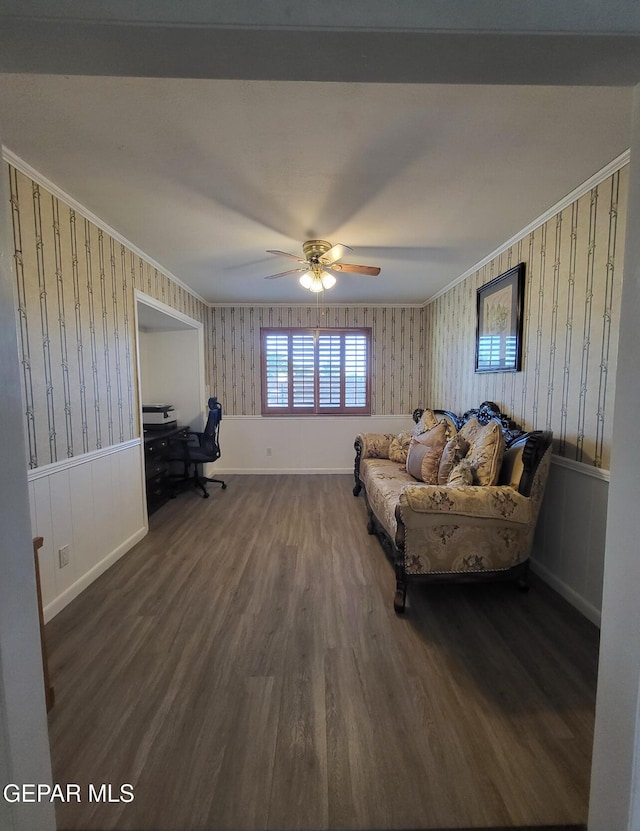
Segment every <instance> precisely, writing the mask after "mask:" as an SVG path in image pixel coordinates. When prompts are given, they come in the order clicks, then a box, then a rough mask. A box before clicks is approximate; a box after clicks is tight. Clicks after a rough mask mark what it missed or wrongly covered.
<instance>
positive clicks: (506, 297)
mask: <svg viewBox="0 0 640 831" xmlns="http://www.w3.org/2000/svg"><path fill="white" fill-rule="evenodd" d="M524 270H525V268H524V263H519V264H518V265H516V266H514V267H513V268H510V269H509V271H505V272H504V274H501V275H500V276H499V277H496V278H495V280H491V282H490V283H486V284H485V285H484V286H480V288H479V289H478V298H477V300H478V311H477V323H476V372H520V370H521V369H522V324H523V306H524Z"/></svg>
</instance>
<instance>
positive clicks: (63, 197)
mask: <svg viewBox="0 0 640 831" xmlns="http://www.w3.org/2000/svg"><path fill="white" fill-rule="evenodd" d="M2 158H3V159H4V160H5V161H6V162H7V163H8V164H10V165H11V166H12V167H15V169H16V170H19V171H20V173H24V175H25V176H28V177H29V178H30V179H31V180H33V181H34V182H36V183H37V184H39V185H41V186H42V187H43V188H46V189H47V190H48V191H49V193H51V194H53V196H55V197H56V199H59V200H60V201H61V202H64V203H65V204H66V205H68V206H69V207H70V208H73V210H74V211H77V212H78V213H79V214H82V216H83V217H84V218H85V219H88V220H89V222H92V223H93V224H94V225H96V226H97V227H98V228H101V229H102V230H103V231H105V232H106V233H107V234H109V236H110V237H113V238H114V239H115V240H117V241H118V242H120V243H122V244H123V245H126V246H127V248H129V249H130V250H131V251H133V252H134V254H137V255H138V256H139V257H142V259H143V260H145V261H146V262H148V263H149V265H150V266H152V267H153V268H157V269H158V271H161V272H162V273H163V274H164V275H166V276H167V277H169V279H170V280H173V282H174V283H177V284H178V285H179V286H180V287H181V288H183V289H184V290H185V291H188V292H189V294H191V295H193V296H194V297H195V298H196V299H198V300H199V301H200V302H201V303H204V304H205V306H210V305H211V304H210V303H208V302H207V301H206V300H205V299H204V297H201V296H200V295H199V294H198V293H197V292H195V291H194V290H193V289H192V288H189V286H188V285H187V284H186V283H183V282H182V280H181V279H180V278H179V277H176V275H175V274H172V273H171V272H170V271H169V270H168V269H167V268H165V267H164V266H163V265H162V264H161V263H159V262H157V261H156V260H154V259H153V257H150V256H149V255H148V254H145V252H144V251H143V250H142V249H141V248H138V246H137V245H135V244H134V243H132V242H131V240H128V239H127V238H126V237H124V236H123V235H122V234H121V233H120V232H119V231H116V229H115V228H112V227H111V225H108V224H107V223H106V222H105V221H104V220H103V219H100V217H99V216H97V215H96V214H94V213H93V211H90V210H89V208H87V207H85V205H83V204H82V203H81V202H78V200H77V199H74V198H73V196H70V195H69V194H68V193H67V192H66V191H64V190H62V188H60V187H58V185H56V184H55V182H52V181H51V180H50V179H47V177H46V176H44V175H43V174H42V173H40V172H39V171H38V170H36V169H35V168H34V167H31V165H30V164H28V163H27V162H25V161H24V159H21V158H20V156H18V155H16V154H15V153H14V152H13V151H12V150H10V149H9V148H8V147H6V146H5V145H4V144H3V145H2Z"/></svg>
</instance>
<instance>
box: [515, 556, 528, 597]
mask: <svg viewBox="0 0 640 831" xmlns="http://www.w3.org/2000/svg"><path fill="white" fill-rule="evenodd" d="M516 585H517V586H518V588H519V589H520V591H521V592H528V591H529V588H530V586H529V563H528V562H527V563H525V566H524V568H523V569H522V571H521V572H520V576H519V577H518V579H517V581H516Z"/></svg>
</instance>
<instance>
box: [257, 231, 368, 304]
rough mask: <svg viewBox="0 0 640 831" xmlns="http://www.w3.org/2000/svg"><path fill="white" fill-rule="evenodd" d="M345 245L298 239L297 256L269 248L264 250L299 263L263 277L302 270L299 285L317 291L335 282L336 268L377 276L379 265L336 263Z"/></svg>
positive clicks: (270, 277)
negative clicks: (300, 251) (299, 245)
mask: <svg viewBox="0 0 640 831" xmlns="http://www.w3.org/2000/svg"><path fill="white" fill-rule="evenodd" d="M352 250H353V249H352V248H349V246H348V245H342V244H341V243H337V244H336V245H331V243H330V242H327V241H326V240H322V239H310V240H307V241H306V242H303V243H302V252H303V254H304V257H298V256H296V255H295V254H288V253H287V252H286V251H272V250H268V251H267V254H276V255H277V256H280V257H289V259H291V260H296V261H297V262H298V263H299V264H300V265H299V267H298V268H291V269H289V270H288V271H280V272H278V274H270V275H269V276H268V277H265V280H275V279H276V278H277V277H284V276H286V275H287V274H298V273H300V272H302V277H300V280H299V282H300V285H301V286H303V287H304V288H305V289H309V291H314V292H319V291H324V289H330V288H332V287H333V286H335V284H336V278H335V276H334V273H335V274H339V273H340V272H343V271H344V272H349V273H351V274H366V275H369V276H371V277H377V275H378V274H380V269H379V268H377V267H375V266H371V265H352V264H350V263H339V262H338V260H341V259H342V258H343V257H344V255H345V254H346V253H347V251H352Z"/></svg>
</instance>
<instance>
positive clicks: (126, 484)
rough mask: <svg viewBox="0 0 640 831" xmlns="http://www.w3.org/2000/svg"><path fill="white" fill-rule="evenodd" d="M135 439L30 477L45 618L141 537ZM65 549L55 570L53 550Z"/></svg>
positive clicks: (138, 454) (139, 452)
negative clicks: (62, 562)
mask: <svg viewBox="0 0 640 831" xmlns="http://www.w3.org/2000/svg"><path fill="white" fill-rule="evenodd" d="M142 482H143V472H142V447H141V443H140V440H139V439H134V440H132V441H129V442H125V443H124V444H121V445H116V446H114V447H109V448H107V449H105V450H102V451H97V452H95V453H88V454H86V455H84V456H79V457H74V458H72V459H68V460H65V461H64V462H58V463H55V464H52V465H47V466H46V467H40V468H37V469H35V470H33V471H31V472H30V473H29V497H30V505H31V524H32V530H33V535H34V537H35V536H41V537H43V539H44V545H43V547H42V548H41V549H40V579H41V584H42V601H43V606H44V616H45V620H50V619H51V618H52V617H53V616H54V615H55V614H57V613H58V612H59V611H60V610H61V609H63V608H64V607H65V606H66V605H67V604H68V603H69V602H70V601H71V600H73V598H74V597H76V596H77V595H78V594H79V593H80V592H81V591H82V590H83V589H84V588H86V587H87V586H88V585H89V584H90V583H92V582H93V580H95V579H96V578H97V577H99V576H100V574H102V573H103V572H104V571H105V570H106V569H107V568H108V567H109V566H110V565H111V564H112V563H114V562H115V561H116V560H117V559H118V558H119V557H121V556H122V555H123V554H125V553H126V552H127V551H128V550H129V549H130V548H131V547H132V546H133V545H135V543H136V542H138V540H140V539H142V537H144V535H145V534H146V532H147V520H146V510H145V506H144V493H143V485H142ZM66 545H68V546H69V563H68V565H66V566H63V567H60V560H59V549H61V548H63V547H64V546H66Z"/></svg>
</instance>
